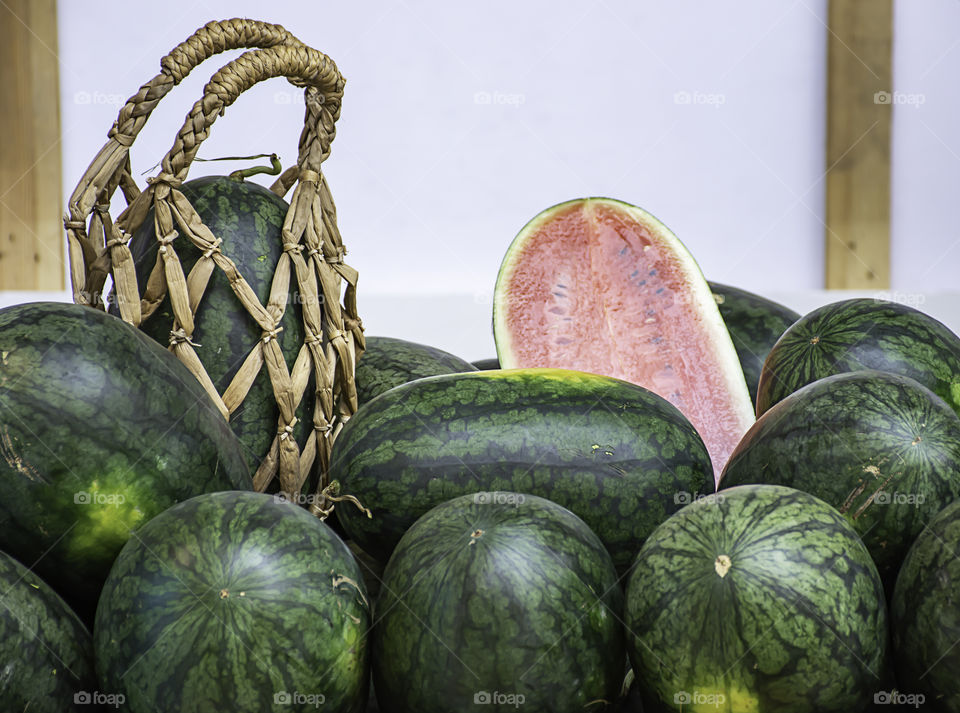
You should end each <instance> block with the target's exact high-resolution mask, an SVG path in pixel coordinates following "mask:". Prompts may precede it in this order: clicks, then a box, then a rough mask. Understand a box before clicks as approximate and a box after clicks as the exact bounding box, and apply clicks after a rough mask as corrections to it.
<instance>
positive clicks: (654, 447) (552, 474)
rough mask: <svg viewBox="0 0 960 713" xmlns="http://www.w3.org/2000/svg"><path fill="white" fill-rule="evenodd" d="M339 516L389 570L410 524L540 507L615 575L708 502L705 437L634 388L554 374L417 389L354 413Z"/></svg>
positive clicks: (342, 438) (343, 443) (477, 375)
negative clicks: (442, 515) (447, 504)
mask: <svg viewBox="0 0 960 713" xmlns="http://www.w3.org/2000/svg"><path fill="white" fill-rule="evenodd" d="M332 472H333V473H334V474H335V477H336V478H338V479H339V480H340V482H341V485H342V490H343V492H345V493H350V494H352V495H354V496H355V497H357V498H359V499H360V502H362V503H363V504H364V505H365V506H366V507H367V508H369V509H370V510H371V511H372V514H373V517H372V518H368V517H366V516H365V515H364V514H363V513H362V512H361V511H360V510H359V509H357V508H355V507H353V506H352V505H349V504H346V503H344V504H343V505H341V506H339V507H338V508H337V514H338V516H339V519H340V522H341V523H342V524H343V527H344V530H345V531H346V532H347V534H348V535H349V537H350V538H351V539H353V540H355V541H356V542H357V544H358V545H360V547H361V548H363V549H364V550H366V551H367V552H368V553H370V554H371V555H373V556H374V557H376V558H378V559H380V560H381V561H383V562H385V561H386V560H387V558H388V557H389V555H390V552H391V551H392V550H393V548H394V546H395V545H396V543H397V542H398V541H399V540H400V537H401V536H402V535H403V533H404V531H406V529H407V528H408V527H410V525H412V524H413V522H414V521H415V520H416V519H417V518H418V517H420V515H422V514H424V513H425V512H426V511H427V510H429V509H430V508H432V507H433V506H434V505H437V504H439V503H441V502H443V501H444V500H448V499H450V498H452V497H455V496H457V495H463V494H465V493H477V492H481V491H488V490H506V489H508V488H509V489H512V490H516V491H521V492H528V493H532V494H534V495H540V496H541V497H546V498H549V499H551V500H553V501H555V502H557V503H559V504H560V505H563V506H564V507H566V508H569V509H570V510H572V511H573V512H574V513H576V514H577V515H578V516H579V517H581V518H583V519H584V520H585V521H586V523H587V524H588V525H589V526H590V527H592V528H593V530H594V532H596V533H597V534H598V535H599V536H600V539H601V540H602V541H603V542H604V544H605V545H606V546H607V548H608V549H609V550H610V553H611V555H612V556H613V561H614V564H615V565H617V566H618V567H620V568H625V567H626V566H627V565H629V563H630V561H631V560H632V559H633V557H634V555H635V554H636V553H637V551H638V550H639V549H640V545H641V544H643V540H644V538H645V537H646V536H647V535H648V534H650V532H652V531H653V529H654V528H655V527H656V526H657V525H658V524H659V523H660V522H662V521H663V520H664V519H666V518H667V516H668V515H670V513H672V512H675V511H676V510H678V509H680V508H681V507H682V506H683V505H685V504H686V503H687V502H689V501H690V500H692V499H693V498H695V497H696V496H697V495H702V494H705V493H708V492H713V489H714V479H713V470H712V466H711V465H710V459H709V456H708V454H707V451H706V448H705V446H704V445H703V442H702V441H701V440H700V436H699V435H697V432H696V431H695V430H694V428H693V426H691V425H690V423H689V421H687V419H686V418H684V416H683V415H682V414H681V413H680V411H678V410H677V409H676V408H675V407H674V406H672V405H671V404H670V403H668V402H667V401H666V400H665V399H662V398H660V397H659V396H657V395H656V394H654V393H653V392H651V391H648V390H646V389H644V388H643V387H641V386H637V385H635V384H629V383H627V382H625V381H620V380H618V379H613V378H610V377H606V376H598V375H596V374H586V373H583V372H577V371H566V370H562V369H513V370H505V371H481V372H474V373H466V374H449V375H445V376H435V377H431V378H427V379H420V380H418V381H412V382H410V383H408V384H404V385H402V386H398V387H396V388H394V389H391V390H390V391H388V392H386V393H384V394H382V395H381V396H380V397H379V398H377V399H376V400H374V401H371V402H369V403H368V404H366V405H364V406H363V407H361V408H360V409H359V410H358V411H357V413H356V415H354V416H353V418H351V419H350V420H349V421H348V422H347V424H346V426H345V427H344V429H343V431H341V432H340V435H339V436H338V437H337V440H336V442H335V443H334V446H333V460H332Z"/></svg>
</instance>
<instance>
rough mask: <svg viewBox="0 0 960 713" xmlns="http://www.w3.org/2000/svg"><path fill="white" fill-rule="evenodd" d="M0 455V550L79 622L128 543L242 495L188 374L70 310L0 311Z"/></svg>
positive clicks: (97, 319)
mask: <svg viewBox="0 0 960 713" xmlns="http://www.w3.org/2000/svg"><path fill="white" fill-rule="evenodd" d="M0 452H2V455H3V458H2V460H0V488H2V492H3V498H2V499H0V548H2V549H3V550H5V551H6V552H9V553H10V554H11V555H13V556H14V557H16V558H17V559H19V560H20V561H22V562H25V563H27V564H28V565H30V567H31V569H35V570H36V571H37V573H38V574H39V575H40V576H41V577H43V578H44V579H45V580H47V581H48V582H50V584H51V585H53V586H54V588H55V589H57V590H58V591H59V592H60V593H61V595H63V596H64V597H66V598H67V599H68V601H70V602H71V603H72V604H74V605H76V606H77V607H78V608H79V609H80V610H82V611H83V613H84V615H86V614H89V613H90V612H92V609H93V607H94V606H95V605H96V598H97V595H98V593H99V592H100V587H101V585H102V584H103V581H104V580H105V579H106V577H107V573H108V572H109V570H110V565H111V563H112V562H113V560H114V558H115V557H116V556H117V553H119V552H120V548H121V547H123V544H124V543H125V542H126V541H127V538H129V537H130V533H131V531H133V530H135V529H137V528H138V527H140V526H141V525H142V524H144V523H145V522H147V520H149V519H150V518H151V517H153V516H154V515H156V514H158V513H160V512H162V511H163V510H165V509H166V508H168V507H169V506H171V505H173V504H174V503H176V502H178V501H180V500H185V499H187V498H189V497H192V496H194V495H198V494H200V493H203V492H206V491H211V490H224V489H228V488H241V489H243V488H246V489H250V488H252V482H251V479H250V469H249V467H248V465H247V463H246V461H245V460H244V458H243V453H242V447H241V445H240V442H239V441H238V440H237V438H236V436H234V434H233V433H232V432H231V431H230V428H229V426H228V425H227V423H226V422H225V421H224V420H223V416H221V415H220V412H219V411H217V409H216V408H215V407H214V405H213V403H212V402H211V401H210V397H209V396H208V395H207V394H206V392H204V390H203V389H202V388H201V386H200V384H199V383H197V380H196V379H195V378H194V377H193V375H192V374H191V373H190V372H189V371H188V370H187V368H186V367H185V366H184V365H183V364H181V363H180V362H179V361H178V360H177V358H176V357H174V356H173V355H172V354H171V353H170V352H168V351H167V350H166V349H163V348H162V347H160V346H159V345H157V344H156V343H155V342H154V341H153V340H151V339H149V338H148V337H146V336H145V335H143V334H141V333H140V332H138V331H137V330H136V329H134V328H133V327H131V326H130V325H128V324H126V323H124V322H123V321H121V320H120V319H118V318H116V317H111V316H110V315H108V314H105V313H103V312H100V311H98V310H95V309H91V308H89V307H83V306H80V305H72V304H61V303H54V302H40V303H31V304H23V305H16V306H13V307H8V308H6V309H4V310H2V311H0Z"/></svg>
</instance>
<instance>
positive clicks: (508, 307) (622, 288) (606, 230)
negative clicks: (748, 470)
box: [493, 198, 754, 474]
mask: <svg viewBox="0 0 960 713" xmlns="http://www.w3.org/2000/svg"><path fill="white" fill-rule="evenodd" d="M493 330H494V337H495V339H496V344H497V356H498V357H499V359H500V363H501V364H502V365H503V367H504V368H514V367H556V368H563V369H578V370H581V371H588V372H593V373H596V374H606V375H608V376H613V377H616V378H618V379H624V380H626V381H630V382H633V383H635V384H639V385H641V386H644V387H646V388H648V389H650V390H651V391H653V392H654V393H656V394H659V395H660V396H662V397H663V398H665V399H667V400H668V401H669V402H670V403H672V404H673V405H674V406H676V407H677V408H679V409H680V411H681V412H682V413H683V414H684V415H685V416H686V417H687V418H688V419H689V420H690V422H691V423H692V424H693V425H694V427H695V428H696V429H697V431H698V432H699V433H700V435H701V436H702V437H703V440H704V442H705V443H706V445H707V450H708V451H709V453H710V457H711V459H712V461H713V467H714V470H715V471H716V473H718V474H719V473H720V471H721V470H722V469H723V466H724V464H725V463H726V461H727V457H728V456H729V455H730V453H731V452H732V451H733V449H734V447H736V445H737V442H738V441H739V440H740V438H741V436H743V434H744V433H746V431H747V429H748V428H750V426H751V425H752V424H753V421H754V418H753V404H752V403H751V401H750V393H749V391H748V390H747V386H746V382H745V381H744V376H743V372H742V371H741V368H740V362H739V360H738V359H737V352H736V349H735V348H734V345H733V342H732V341H731V340H730V335H729V333H728V332H727V329H726V327H725V326H724V323H723V319H722V318H721V316H720V312H719V310H718V309H717V304H716V302H715V300H714V299H713V295H712V294H711V292H710V287H709V286H708V285H707V281H706V280H705V279H704V278H703V275H702V274H701V272H700V268H699V267H697V264H696V262H694V260H693V258H692V257H691V256H690V254H689V253H688V252H687V250H686V248H685V247H684V246H683V245H682V244H681V243H680V241H679V240H677V238H676V237H675V236H674V235H673V233H671V232H670V230H669V229H667V227H666V226H665V225H663V223H661V222H660V221H659V220H657V219H656V218H654V217H653V216H652V215H650V214H649V213H647V212H646V211H644V210H641V209H640V208H637V207H636V206H632V205H629V204H627V203H622V202H620V201H615V200H611V199H609V198H584V199H579V200H573V201H568V202H566V203H561V204H559V205H556V206H553V207H552V208H549V209H547V210H545V211H543V212H542V213H540V214H539V215H538V216H536V217H535V218H534V219H533V220H531V221H530V222H529V223H527V224H526V225H525V226H524V227H523V229H522V230H521V231H520V233H519V234H518V235H517V237H516V238H515V239H514V241H513V243H512V244H511V245H510V247H509V249H508V250H507V254H506V256H505V257H504V259H503V264H502V265H501V267H500V274H499V276H498V277H497V284H496V288H495V290H494V297H493Z"/></svg>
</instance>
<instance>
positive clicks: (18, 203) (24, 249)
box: [0, 0, 65, 290]
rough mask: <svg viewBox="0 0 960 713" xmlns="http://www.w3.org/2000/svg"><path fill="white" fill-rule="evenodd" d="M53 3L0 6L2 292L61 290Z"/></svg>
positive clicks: (24, 0) (9, 0)
mask: <svg viewBox="0 0 960 713" xmlns="http://www.w3.org/2000/svg"><path fill="white" fill-rule="evenodd" d="M57 51H58V48H57V3H56V0H3V2H0V97H2V100H0V290H62V289H64V242H65V238H64V234H63V223H62V220H63V217H62V215H63V199H62V195H61V160H60V75H59V71H58V61H59V60H58V57H57Z"/></svg>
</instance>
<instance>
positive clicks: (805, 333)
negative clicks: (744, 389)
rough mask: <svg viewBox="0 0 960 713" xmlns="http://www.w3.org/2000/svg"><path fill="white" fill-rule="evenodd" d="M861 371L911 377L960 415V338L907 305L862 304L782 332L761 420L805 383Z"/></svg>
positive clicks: (823, 312) (833, 307) (769, 365)
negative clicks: (779, 402)
mask: <svg viewBox="0 0 960 713" xmlns="http://www.w3.org/2000/svg"><path fill="white" fill-rule="evenodd" d="M861 369H876V370H878V371H889V372H892V373H895V374H902V375H903V376H909V377H910V378H911V379H914V380H915V381H919V382H920V383H921V384H923V385H924V386H926V387H927V388H928V389H930V390H931V391H933V392H934V393H935V394H936V395H937V396H939V397H940V398H942V399H943V400H944V401H946V402H947V403H948V404H950V406H951V407H952V408H953V410H954V411H957V412H958V413H960V337H957V335H955V334H954V333H953V332H951V331H950V330H949V329H948V328H947V327H945V326H944V325H943V324H941V323H940V322H938V321H937V320H935V319H934V318H933V317H930V316H929V315H926V314H924V313H923V312H920V311H919V310H916V309H914V308H912V307H908V306H907V305H903V304H898V303H895V302H885V301H883V300H875V299H865V298H860V299H851V300H844V301H842V302H835V303H833V304H829V305H825V306H823V307H820V308H818V309H815V310H813V311H812V312H810V313H809V314H806V315H804V316H803V317H802V318H801V319H799V320H798V321H797V322H796V323H794V324H793V325H792V326H791V327H790V328H789V329H788V330H787V331H786V332H784V333H783V336H781V337H780V339H779V340H778V341H777V343H776V344H775V345H774V347H773V349H771V350H770V354H769V355H768V356H767V360H766V362H765V363H764V365H763V372H762V373H761V375H760V384H759V386H758V387H757V415H758V416H759V415H760V414H762V413H763V412H764V411H766V410H767V409H769V408H770V407H771V406H773V405H774V404H775V403H777V402H778V401H780V400H781V399H783V398H784V397H786V396H787V395H788V394H791V393H793V392H794V391H796V390H797V389H799V388H800V387H801V386H804V385H805V384H809V383H810V382H812V381H816V380H817V379H822V378H824V377H826V376H831V375H832V374H840V373H843V372H847V371H858V370H861Z"/></svg>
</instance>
